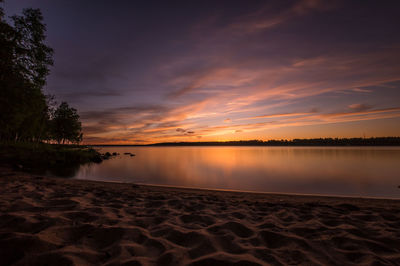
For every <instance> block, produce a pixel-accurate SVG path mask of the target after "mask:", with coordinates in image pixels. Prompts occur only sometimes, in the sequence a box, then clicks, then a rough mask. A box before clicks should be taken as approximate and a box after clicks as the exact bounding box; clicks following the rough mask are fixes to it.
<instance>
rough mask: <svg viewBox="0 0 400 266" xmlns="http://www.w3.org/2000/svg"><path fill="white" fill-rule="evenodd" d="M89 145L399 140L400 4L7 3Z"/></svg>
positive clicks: (294, 0) (282, 0)
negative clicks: (36, 31)
mask: <svg viewBox="0 0 400 266" xmlns="http://www.w3.org/2000/svg"><path fill="white" fill-rule="evenodd" d="M2 5H3V7H4V9H5V12H6V14H7V15H13V14H20V13H21V11H22V9H23V8H26V7H33V8H40V9H41V11H42V13H43V16H44V22H45V23H46V24H47V40H46V42H47V44H48V45H49V46H51V47H52V48H54V50H55V54H54V60H55V64H54V66H53V67H52V68H51V73H50V75H49V76H48V81H47V85H46V87H45V89H44V90H45V93H48V94H52V95H55V97H56V100H57V101H58V102H62V101H67V102H68V103H69V104H70V105H71V106H72V107H74V108H76V109H77V110H78V112H79V115H80V117H81V121H82V125H83V133H84V143H87V144H147V143H158V142H176V141H229V140H249V139H260V140H268V139H293V138H317V137H364V136H365V137H373V136H377V137H379V136H400V34H399V28H400V16H399V12H400V1H390V0H388V1H368V0H358V1H355V0H337V1H336V0H329V1H328V0H327V1H322V0H279V1H257V0H250V1H233V0H229V1H222V0H221V1H215V0H214V1H205V0H204V1H128V0H126V1H124V0H120V1H103V0H96V1H94V0H93V1H89V0H88V1H78V0H57V1H54V0H18V1H16V0H5V3H3V4H2Z"/></svg>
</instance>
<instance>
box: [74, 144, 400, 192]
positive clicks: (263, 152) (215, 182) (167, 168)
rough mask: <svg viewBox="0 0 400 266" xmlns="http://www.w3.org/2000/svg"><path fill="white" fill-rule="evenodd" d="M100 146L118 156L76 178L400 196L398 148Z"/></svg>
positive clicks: (82, 169)
mask: <svg viewBox="0 0 400 266" xmlns="http://www.w3.org/2000/svg"><path fill="white" fill-rule="evenodd" d="M100 150H101V152H106V151H109V152H118V153H120V154H121V155H120V156H118V157H116V158H113V159H110V160H107V161H104V162H103V163H101V164H92V165H85V166H81V167H80V168H79V169H78V170H77V172H76V174H75V176H74V178H79V179H90V180H102V181H119V182H132V183H145V184H158V185H172V186H183V187H196V188H213V189H230V190H245V191H263V192H283V193H302V194H303V193H304V194H325V195H326V194H329V195H347V196H373V197H390V198H400V189H399V188H398V186H399V185H400V147H387V148H386V147H373V148H370V147H107V148H101V149H100ZM124 152H131V153H134V154H136V156H135V157H130V156H129V155H124V154H123V153H124Z"/></svg>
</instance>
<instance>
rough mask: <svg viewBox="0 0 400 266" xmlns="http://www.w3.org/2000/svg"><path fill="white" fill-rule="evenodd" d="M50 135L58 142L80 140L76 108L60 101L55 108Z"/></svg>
mask: <svg viewBox="0 0 400 266" xmlns="http://www.w3.org/2000/svg"><path fill="white" fill-rule="evenodd" d="M51 124H52V136H53V139H54V140H56V141H57V143H58V144H60V143H62V144H64V143H65V142H66V141H67V142H72V143H79V142H80V141H81V140H82V132H81V131H82V125H81V122H80V121H79V115H78V113H77V111H76V109H74V108H71V107H69V106H68V104H67V103H66V102H62V103H61V104H60V106H59V107H58V108H57V109H56V110H55V112H54V117H53V119H52V122H51Z"/></svg>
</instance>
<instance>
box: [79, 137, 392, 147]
mask: <svg viewBox="0 0 400 266" xmlns="http://www.w3.org/2000/svg"><path fill="white" fill-rule="evenodd" d="M87 146H97V147H109V146H110V147H116V146H121V147H154V146H163V147H165V146H269V147H273V146H289V147H301V146H305V147H311V146H323V147H346V146H353V147H356V146H367V147H371V146H400V137H379V138H315V139H293V140H267V141H262V140H239V141H207V142H162V143H152V144H88V145H87Z"/></svg>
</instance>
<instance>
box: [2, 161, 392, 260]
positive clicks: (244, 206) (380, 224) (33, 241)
mask: <svg viewBox="0 0 400 266" xmlns="http://www.w3.org/2000/svg"><path fill="white" fill-rule="evenodd" d="M0 175H1V177H0V258H1V261H0V264H1V265H58V266H61V265H281V264H283V265H298V264H302V265H399V264H400V211H399V210H400V201H399V200H385V199H361V198H342V197H322V196H299V195H278V194H261V193H258V194H256V193H241V192H226V191H225V192H224V191H209V190H197V189H182V188H170V187H157V186H144V185H133V184H121V183H103V182H94V181H83V180H72V179H57V178H50V177H42V176H36V175H29V174H23V173H17V172H13V171H11V170H8V169H1V171H0Z"/></svg>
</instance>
